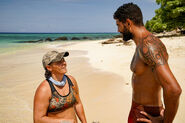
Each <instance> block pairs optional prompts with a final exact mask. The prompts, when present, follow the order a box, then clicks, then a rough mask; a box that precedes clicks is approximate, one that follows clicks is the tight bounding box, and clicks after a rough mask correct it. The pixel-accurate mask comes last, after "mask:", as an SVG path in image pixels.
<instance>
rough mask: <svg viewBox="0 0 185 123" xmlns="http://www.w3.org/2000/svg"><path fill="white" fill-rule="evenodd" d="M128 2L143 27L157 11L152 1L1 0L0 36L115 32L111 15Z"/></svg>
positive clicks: (156, 6)
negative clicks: (140, 17) (138, 10)
mask: <svg viewBox="0 0 185 123" xmlns="http://www.w3.org/2000/svg"><path fill="white" fill-rule="evenodd" d="M128 2H133V3H135V4H137V5H138V6H139V7H140V8H141V11H142V13H143V21H144V23H145V22H146V21H147V20H150V19H152V17H153V16H155V10H156V9H158V8H159V5H157V4H156V2H155V0H0V32H64V33H67V32H117V27H116V24H115V20H114V19H113V14H114V12H115V11H116V10H117V8H118V7H119V6H121V5H122V4H124V3H128Z"/></svg>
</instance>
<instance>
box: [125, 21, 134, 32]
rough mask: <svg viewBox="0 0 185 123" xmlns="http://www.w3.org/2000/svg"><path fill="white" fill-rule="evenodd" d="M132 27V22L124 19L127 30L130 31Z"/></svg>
mask: <svg viewBox="0 0 185 123" xmlns="http://www.w3.org/2000/svg"><path fill="white" fill-rule="evenodd" d="M132 25H133V22H132V21H131V20H130V19H129V18H128V19H126V26H127V29H129V30H130V31H131V27H132Z"/></svg>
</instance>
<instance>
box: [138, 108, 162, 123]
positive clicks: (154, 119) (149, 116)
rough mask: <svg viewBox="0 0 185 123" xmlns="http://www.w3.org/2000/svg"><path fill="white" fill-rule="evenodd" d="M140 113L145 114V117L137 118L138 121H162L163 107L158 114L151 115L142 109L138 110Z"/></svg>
mask: <svg viewBox="0 0 185 123" xmlns="http://www.w3.org/2000/svg"><path fill="white" fill-rule="evenodd" d="M140 113H141V114H143V115H145V116H146V117H147V118H148V119H147V118H138V119H137V121H139V122H146V123H163V117H164V109H162V110H161V112H160V116H158V117H153V116H151V115H149V114H147V113H146V112H144V111H141V112H140Z"/></svg>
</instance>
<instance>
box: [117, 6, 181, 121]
mask: <svg viewBox="0 0 185 123" xmlns="http://www.w3.org/2000/svg"><path fill="white" fill-rule="evenodd" d="M114 19H115V20H116V24H117V26H118V31H119V32H120V33H121V34H122V35H123V40H125V41H128V40H129V39H133V40H134V42H135V44H136V49H135V54H134V56H133V59H132V62H131V70H132V72H133V76H132V88H133V92H132V107H131V110H130V114H129V118H128V123H136V122H147V123H161V122H162V123H172V122H173V119H174V117H175V115H176V112H177V109H178V105H179V97H180V94H181V91H182V90H181V88H180V86H179V84H178V82H177V80H176V79H175V77H174V75H173V73H172V72H171V70H170V68H169V65H168V53H167V50H166V47H165V46H164V44H163V43H162V42H161V41H160V39H158V38H157V37H155V36H154V35H153V34H152V33H150V32H149V31H148V30H146V28H145V27H144V25H143V17H142V12H141V10H140V8H139V7H138V6H137V5H136V4H133V3H128V4H123V5H122V6H120V7H119V8H118V9H117V11H116V12H115V13H114ZM161 89H162V90H163V99H164V106H165V110H164V109H163V104H162V101H161Z"/></svg>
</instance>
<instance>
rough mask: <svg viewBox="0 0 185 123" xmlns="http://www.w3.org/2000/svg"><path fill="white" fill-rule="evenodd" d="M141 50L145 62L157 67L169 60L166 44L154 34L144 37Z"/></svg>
mask: <svg viewBox="0 0 185 123" xmlns="http://www.w3.org/2000/svg"><path fill="white" fill-rule="evenodd" d="M139 50H140V53H141V54H142V56H143V60H144V62H145V63H146V64H148V65H150V66H155V67H156V66H159V65H164V64H166V62H167V51H166V48H165V46H164V44H163V43H162V42H161V41H160V40H159V39H158V38H156V37H155V36H153V35H148V36H147V37H145V38H143V39H142V41H141V45H140V48H139Z"/></svg>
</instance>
